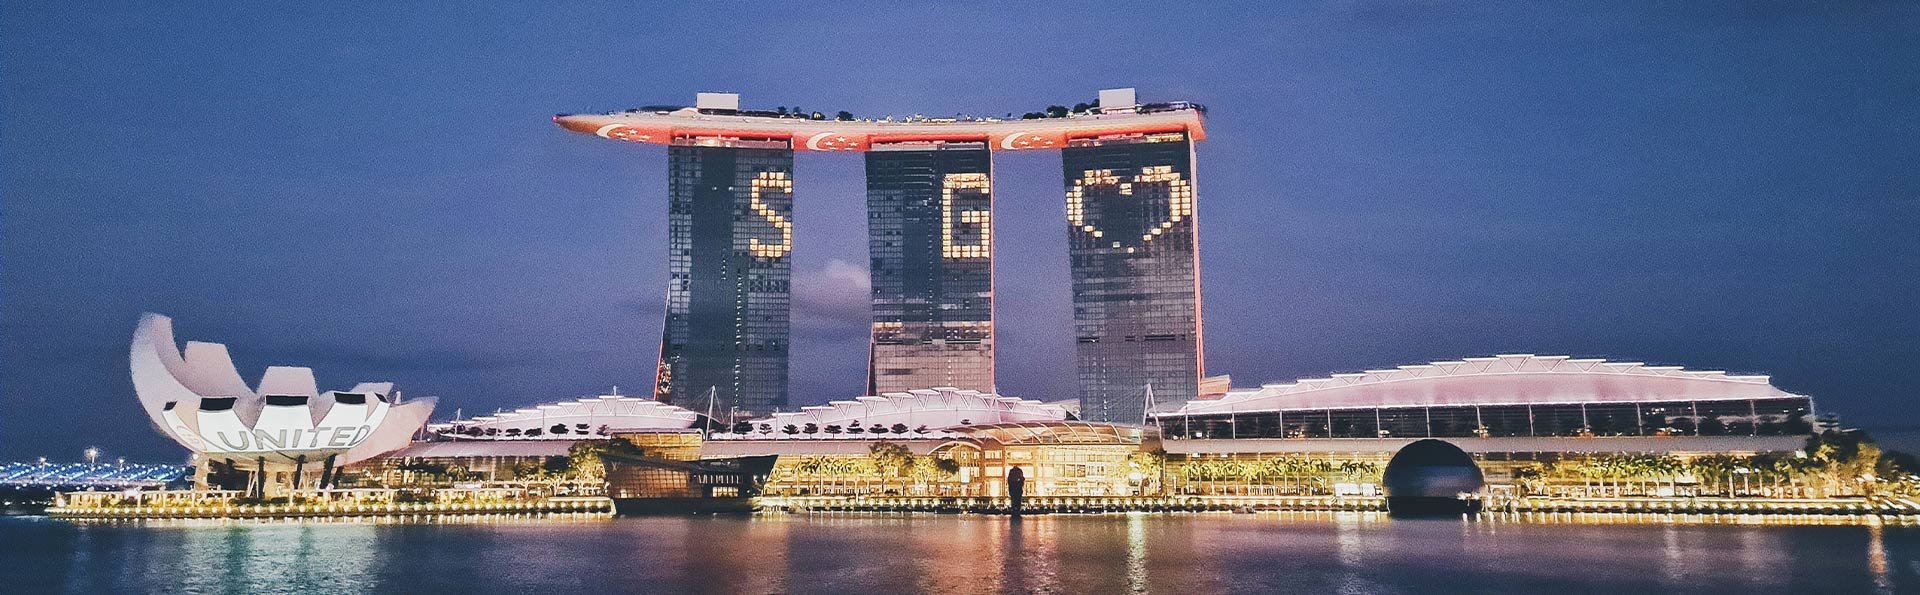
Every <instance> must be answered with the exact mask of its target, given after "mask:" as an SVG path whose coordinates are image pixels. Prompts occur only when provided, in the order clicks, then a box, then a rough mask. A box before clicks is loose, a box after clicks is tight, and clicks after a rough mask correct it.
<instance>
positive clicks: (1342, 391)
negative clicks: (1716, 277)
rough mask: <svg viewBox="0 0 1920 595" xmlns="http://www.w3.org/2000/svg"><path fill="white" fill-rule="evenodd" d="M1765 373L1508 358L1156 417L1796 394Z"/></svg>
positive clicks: (1245, 394) (1204, 404)
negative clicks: (1291, 410)
mask: <svg viewBox="0 0 1920 595" xmlns="http://www.w3.org/2000/svg"><path fill="white" fill-rule="evenodd" d="M1768 380H1769V378H1768V377H1767V376H1739V375H1729V374H1727V373H1726V372H1721V371H1702V370H1688V369H1686V368H1683V367H1680V366H1650V365H1647V364H1645V363H1641V362H1610V361H1607V360H1604V359H1576V358H1573V357H1570V356H1565V355H1532V354H1506V355H1496V356H1493V357H1470V358H1465V359H1460V360H1453V361H1439V362H1433V363H1427V364H1415V365H1406V366H1399V367H1396V368H1393V369H1387V370H1368V371H1366V372H1362V373H1352V374H1334V375H1332V376H1328V377H1326V378H1305V379H1300V380H1296V381H1294V382H1290V383H1285V384H1268V385H1264V386H1261V387H1260V388H1254V389H1240V390H1232V391H1228V392H1227V394H1225V395H1223V396H1221V397H1219V398H1214V399H1201V400H1193V401H1188V402H1186V403H1185V404H1184V406H1182V407H1180V408H1179V409H1178V410H1176V411H1172V412H1162V413H1160V414H1159V415H1199V414H1212V413H1229V412H1252V411H1278V410H1282V409H1306V408H1329V409H1341V408H1354V407H1419V406H1457V405H1517V404H1551V403H1592V402H1601V401H1605V402H1653V401H1670V400H1675V399H1687V400H1722V399H1775V398H1793V397H1798V396H1799V395H1794V394H1792V393H1788V392H1786V391H1782V390H1780V389H1778V388H1775V387H1774V386H1773V385H1772V384H1770V383H1769V382H1768Z"/></svg>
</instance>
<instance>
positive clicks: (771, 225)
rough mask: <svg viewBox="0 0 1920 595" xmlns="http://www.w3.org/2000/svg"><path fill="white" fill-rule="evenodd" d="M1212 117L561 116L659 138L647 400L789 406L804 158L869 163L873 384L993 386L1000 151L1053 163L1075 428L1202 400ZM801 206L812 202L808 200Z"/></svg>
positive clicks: (1126, 95)
mask: <svg viewBox="0 0 1920 595" xmlns="http://www.w3.org/2000/svg"><path fill="white" fill-rule="evenodd" d="M1204 113H1205V108H1203V107H1201V106H1199V105H1195V104H1191V103H1186V102H1171V103H1144V104H1143V103H1140V102H1138V101H1136V99H1135V94H1134V90H1133V89H1109V90H1105V91H1101V92H1100V96H1099V101H1098V103H1097V104H1095V105H1093V106H1090V107H1084V108H1083V109H1077V110H1073V111H1068V110H1057V109H1056V110H1052V111H1051V112H1050V113H1033V114H1028V115H1027V116H1025V117H1022V118H1020V119H1010V118H1009V119H999V118H985V119H957V118H955V119H924V118H912V119H908V120H906V121H893V120H892V119H887V120H879V121H875V120H861V119H854V118H853V117H852V116H851V114H847V113H845V112H842V113H840V114H839V115H837V116H834V117H829V116H826V115H823V114H819V113H811V114H802V113H797V112H794V113H790V112H788V111H787V110H785V109H784V108H783V109H781V110H778V111H755V110H746V109H741V108H740V98H739V96H738V95H735V94H726V93H701V94H699V95H698V100H697V102H696V104H695V105H694V106H692V107H679V106H668V107H648V108H642V109H636V110H628V111H624V112H615V113H609V114H592V115H559V116H555V117H554V121H555V122H556V123H558V124H559V125H560V126H561V127H564V128H566V129H567V130H571V131H574V132H580V133H585V134H593V135H597V136H599V137H602V138H607V139H612V140H618V141H627V142H637V143H650V144H658V145H667V147H668V149H667V154H668V161H667V170H668V191H667V194H668V222H669V223H668V225H669V236H668V237H669V248H668V250H669V254H670V256H669V260H668V268H669V273H670V281H669V286H668V289H667V317H666V329H665V332H664V333H663V336H662V338H661V345H660V358H659V362H658V369H657V372H656V374H657V377H656V384H655V389H654V394H655V398H657V399H659V400H661V401H666V402H671V403H678V404H681V405H685V406H689V407H694V408H699V407H701V406H703V405H705V404H706V401H707V395H708V394H709V392H711V393H712V394H713V395H714V396H715V397H716V398H715V403H717V406H718V407H720V408H721V409H726V408H728V407H739V408H740V410H742V411H747V412H752V413H754V414H766V413H769V412H771V411H773V410H776V409H781V408H786V407H787V354H788V348H789V343H788V340H789V332H788V330H789V309H790V305H791V303H792V282H791V276H792V263H791V260H790V257H791V256H792V251H793V234H794V226H793V217H792V213H793V201H794V197H795V194H794V193H795V190H794V187H793V179H794V178H793V154H794V151H848V152H861V153H864V154H865V156H866V165H867V168H866V172H867V234H868V237H867V246H868V250H869V253H870V257H871V268H870V270H871V274H872V286H873V334H872V342H871V346H870V350H869V352H868V366H867V369H868V372H867V378H868V386H867V389H868V392H869V394H872V395H879V394H884V393H889V392H896V391H905V390H912V389H923V388H931V387H956V388H961V389H973V390H978V391H982V392H993V391H994V388H995V387H994V340H995V337H994V317H993V307H994V304H993V258H994V245H993V244H994V243H993V157H992V153H993V152H994V151H1037V150H1057V151H1060V152H1061V163H1062V170H1063V177H1064V189H1065V193H1064V194H1065V198H1066V207H1067V208H1066V222H1065V224H1066V229H1067V233H1068V235H1069V248H1068V250H1069V257H1070V259H1071V270H1072V274H1073V311H1074V330H1075V333H1076V338H1077V343H1076V347H1077V349H1076V351H1077V356H1078V366H1077V367H1078V379H1079V386H1080V394H1079V397H1080V406H1081V416H1082V417H1083V418H1085V419H1088V420H1092V421H1126V422H1135V423H1137V422H1139V421H1140V420H1141V412H1142V409H1143V407H1144V406H1145V404H1146V403H1145V399H1146V391H1145V390H1144V389H1145V387H1148V386H1151V387H1152V391H1153V395H1154V397H1155V398H1156V399H1159V400H1163V401H1169V402H1178V401H1184V400H1188V399H1192V398H1194V397H1196V396H1198V394H1200V392H1201V391H1202V389H1201V385H1202V383H1203V381H1204V374H1205V369H1204V363H1203V357H1204V356H1203V349H1202V345H1203V341H1202V339H1201V320H1200V282H1199V270H1198V265H1199V260H1198V254H1197V250H1196V249H1197V237H1196V235H1197V231H1198V229H1197V227H1196V226H1195V221H1194V185H1195V182H1194V171H1193V166H1194V164H1193V162H1194V150H1193V143H1194V142H1195V141H1199V140H1202V139H1204V138H1206V132H1205V129H1204V127H1203V116H1204ZM803 194H804V192H803Z"/></svg>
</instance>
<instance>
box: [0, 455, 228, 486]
mask: <svg viewBox="0 0 1920 595" xmlns="http://www.w3.org/2000/svg"><path fill="white" fill-rule="evenodd" d="M189 469H191V468H190V467H187V466H185V465H155V464H130V465H120V464H88V463H45V462H34V463H26V462H11V463H0V487H8V488H49V489H74V490H88V489H101V488H147V487H160V486H164V485H166V484H167V483H169V482H173V481H176V480H179V479H182V478H185V477H186V476H187V472H188V470H189Z"/></svg>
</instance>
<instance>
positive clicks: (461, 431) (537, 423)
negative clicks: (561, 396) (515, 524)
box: [427, 395, 700, 440]
mask: <svg viewBox="0 0 1920 595" xmlns="http://www.w3.org/2000/svg"><path fill="white" fill-rule="evenodd" d="M699 420H700V414H698V413H694V412H693V411H690V410H687V409H685V408H682V407H676V406H673V405H668V404H666V403H662V402H659V401H655V400H652V399H642V398H636V397H627V396H621V395H602V396H598V397H587V398H583V399H577V400H573V401H560V402H557V403H543V404H540V405H535V406H533V407H528V408H524V409H515V410H513V411H507V412H502V413H495V414H493V415H482V416H478V417H473V418H470V419H463V420H456V421H451V422H446V423H439V424H433V425H432V426H429V427H428V428H427V429H428V431H431V432H433V433H435V434H439V435H441V436H447V437H457V438H460V439H481V440H513V439H521V440H524V439H556V440H579V439H587V438H593V437H597V436H605V435H607V434H611V433H614V432H620V431H636V430H680V429H686V428H691V427H693V426H694V424H696V423H698V422H699Z"/></svg>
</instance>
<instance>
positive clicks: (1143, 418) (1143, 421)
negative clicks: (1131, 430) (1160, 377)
mask: <svg viewBox="0 0 1920 595" xmlns="http://www.w3.org/2000/svg"><path fill="white" fill-rule="evenodd" d="M1148 411H1153V383H1151V382H1149V383H1147V399H1146V402H1144V403H1141V404H1140V426H1141V427H1146V425H1147V412H1148Z"/></svg>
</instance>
